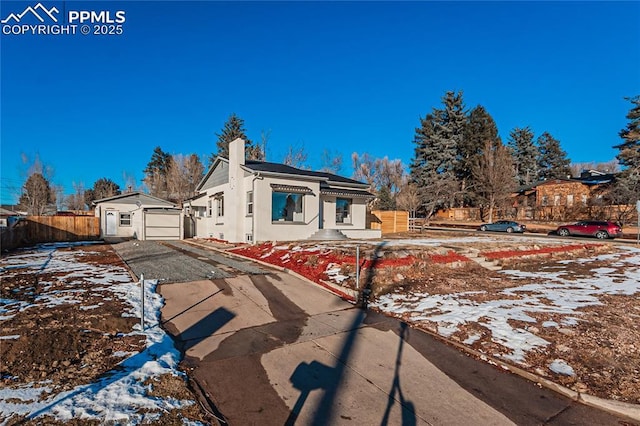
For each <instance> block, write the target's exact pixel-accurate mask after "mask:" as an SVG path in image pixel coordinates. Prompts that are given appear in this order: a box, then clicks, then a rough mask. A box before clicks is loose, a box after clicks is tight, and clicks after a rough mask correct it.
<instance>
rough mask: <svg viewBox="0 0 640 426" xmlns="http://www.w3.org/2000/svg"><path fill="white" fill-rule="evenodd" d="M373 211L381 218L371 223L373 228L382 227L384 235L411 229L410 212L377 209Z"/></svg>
mask: <svg viewBox="0 0 640 426" xmlns="http://www.w3.org/2000/svg"><path fill="white" fill-rule="evenodd" d="M371 213H373V214H374V215H375V216H376V217H377V218H378V219H379V221H377V222H372V223H371V229H380V230H382V234H383V235H384V234H393V233H395V232H407V231H409V212H404V211H382V210H375V211H373V212H371Z"/></svg>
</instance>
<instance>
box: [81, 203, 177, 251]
mask: <svg viewBox="0 0 640 426" xmlns="http://www.w3.org/2000/svg"><path fill="white" fill-rule="evenodd" d="M92 204H93V206H95V215H96V216H97V217H99V218H100V234H101V235H100V236H101V238H103V239H129V238H133V239H138V240H179V239H182V237H183V228H182V222H183V218H182V211H181V209H179V208H176V206H175V204H173V203H172V202H170V201H166V200H162V199H160V198H157V197H153V196H151V195H149V194H144V193H142V192H130V193H126V194H120V195H116V196H113V197H108V198H102V199H100V200H95V201H94V202H93V203H92Z"/></svg>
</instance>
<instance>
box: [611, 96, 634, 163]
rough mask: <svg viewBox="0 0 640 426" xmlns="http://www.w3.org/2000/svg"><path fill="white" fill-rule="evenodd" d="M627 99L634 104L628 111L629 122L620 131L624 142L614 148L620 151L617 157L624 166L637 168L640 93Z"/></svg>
mask: <svg viewBox="0 0 640 426" xmlns="http://www.w3.org/2000/svg"><path fill="white" fill-rule="evenodd" d="M625 99H626V100H628V101H629V102H631V103H632V104H633V105H634V106H633V107H632V108H631V110H629V112H628V113H627V119H628V120H629V123H627V126H626V127H625V128H624V129H622V130H620V133H619V135H620V137H621V138H622V140H623V142H622V143H621V144H619V145H615V146H614V148H615V149H617V150H618V151H619V153H618V155H617V156H616V158H617V159H618V161H619V162H620V164H621V165H622V166H623V167H627V168H632V169H634V168H636V169H637V168H639V167H640V95H638V96H635V97H633V98H625Z"/></svg>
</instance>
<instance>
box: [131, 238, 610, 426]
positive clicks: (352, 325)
mask: <svg viewBox="0 0 640 426" xmlns="http://www.w3.org/2000/svg"><path fill="white" fill-rule="evenodd" d="M150 244H152V245H153V244H156V243H150ZM162 247H164V248H166V247H167V246H166V245H165V246H162ZM190 249H191V248H190V247H189V245H188V244H185V243H179V245H178V246H176V248H175V249H172V250H174V253H172V254H167V253H164V254H163V257H162V263H163V268H169V269H172V272H171V273H172V274H174V275H175V274H176V270H175V268H179V267H180V265H181V264H182V265H184V261H185V258H184V257H185V256H186V257H188V258H190V259H192V260H197V261H202V262H205V264H206V265H208V266H212V267H215V268H217V269H219V270H221V271H224V272H225V273H226V276H225V277H221V278H216V277H215V276H212V277H209V278H206V279H196V280H192V281H188V282H173V283H165V284H161V285H160V286H159V291H160V293H161V294H162V296H163V297H164V298H165V301H166V305H165V307H164V309H163V310H162V319H163V325H164V326H165V328H166V329H167V330H168V331H169V332H170V333H171V334H172V335H173V336H174V338H175V340H176V345H177V346H178V347H179V348H180V349H181V350H182V351H183V353H184V354H185V365H186V366H187V367H188V368H189V369H190V375H191V376H192V377H193V378H194V379H195V381H196V382H197V384H198V385H199V387H200V388H201V389H202V391H203V392H204V393H205V394H206V396H207V397H208V399H209V400H210V402H211V403H213V404H214V405H215V410H216V411H217V413H218V414H219V415H221V416H223V417H224V419H225V421H226V422H228V424H231V425H293V424H300V425H308V424H313V425H325V424H326V425H341V424H345V425H346V424H349V425H374V424H375V425H378V424H381V425H387V424H389V425H400V424H402V425H415V424H431V425H463V424H464V425H468V424H473V425H507V424H519V425H539V424H550V425H564V424H601V425H609V424H611V425H616V424H619V419H618V418H616V417H614V416H612V415H609V414H607V413H605V412H602V411H599V410H597V409H595V408H591V407H587V406H584V405H582V404H579V403H575V402H573V401H571V400H568V399H566V398H564V397H562V396H560V395H558V394H556V393H554V392H551V391H549V390H547V389H541V388H539V387H537V386H536V385H535V384H533V383H531V382H529V381H527V380H524V379H522V378H520V377H518V376H515V375H512V374H510V373H507V372H504V371H502V370H500V369H497V368H495V367H493V366H491V365H489V364H486V363H484V362H482V361H478V360H476V359H473V358H470V357H468V356H467V355H465V354H462V353H461V352H459V351H458V350H456V349H454V348H452V347H450V346H448V345H446V344H444V343H442V342H440V341H438V340H436V339H434V338H432V337H430V336H429V335H427V334H425V333H422V332H421V331H419V330H416V329H413V328H410V327H408V326H407V325H406V324H404V323H401V322H399V321H397V320H395V319H391V318H387V317H384V316H381V315H378V314H375V313H373V312H370V311H364V310H361V309H358V308H355V307H353V306H352V305H351V304H349V303H347V302H344V301H342V300H340V299H339V298H337V297H336V296H334V295H332V294H330V293H327V292H326V291H325V290H323V289H321V288H320V287H318V286H315V285H313V284H310V283H308V282H306V281H303V280H300V279H298V278H295V277H293V276H290V275H288V274H285V273H281V272H277V271H274V270H267V269H266V268H264V267H260V268H258V267H255V266H253V267H254V268H256V269H246V267H247V264H246V263H245V262H241V263H234V262H237V260H235V259H231V258H228V257H226V256H222V255H220V254H218V253H214V252H211V253H212V254H215V255H216V256H217V257H216V258H215V260H212V257H209V256H208V255H207V253H199V254H200V255H202V256H200V257H203V258H206V259H207V260H203V259H197V258H194V257H193V256H192V255H190V254H187V253H184V250H187V251H188V250H190ZM149 250H150V251H149V252H153V250H154V249H152V248H149ZM119 252H121V255H123V253H124V255H123V258H124V259H125V260H127V256H129V257H131V258H137V260H136V261H135V262H132V263H130V265H134V266H133V270H134V272H135V273H136V274H137V273H138V272H137V271H136V269H135V265H136V262H137V264H145V261H144V259H142V260H141V258H144V257H145V256H144V255H142V254H140V251H138V252H137V253H136V250H131V252H129V253H127V250H124V251H122V250H119ZM148 260H149V262H151V263H153V260H152V259H148ZM227 260H229V262H227ZM216 262H219V264H218V263H216ZM146 266H148V264H146ZM200 266H202V265H200ZM200 266H198V265H193V264H191V263H190V264H189V267H196V268H198V267H200ZM203 268H204V269H207V268H205V267H203ZM150 278H151V277H150Z"/></svg>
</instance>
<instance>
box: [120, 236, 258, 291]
mask: <svg viewBox="0 0 640 426" xmlns="http://www.w3.org/2000/svg"><path fill="white" fill-rule="evenodd" d="M113 247H114V248H115V250H116V251H117V252H118V254H119V255H120V256H121V257H122V259H123V260H124V261H125V262H126V263H127V265H129V267H130V268H131V270H132V271H133V272H134V273H135V274H136V275H137V276H138V277H140V274H142V273H143V274H144V277H145V279H158V280H160V283H175V282H189V281H199V280H206V279H213V278H230V277H233V276H236V275H238V274H264V273H266V272H267V271H265V270H264V269H261V268H258V267H256V266H253V265H251V264H250V263H249V262H241V261H237V260H235V259H231V258H228V257H226V256H223V255H220V254H218V253H215V252H211V251H207V250H204V249H200V248H197V247H194V246H191V245H189V244H186V243H183V242H178V241H172V242H170V243H169V242H164V243H161V242H157V241H126V242H123V243H119V244H114V245H113Z"/></svg>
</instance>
